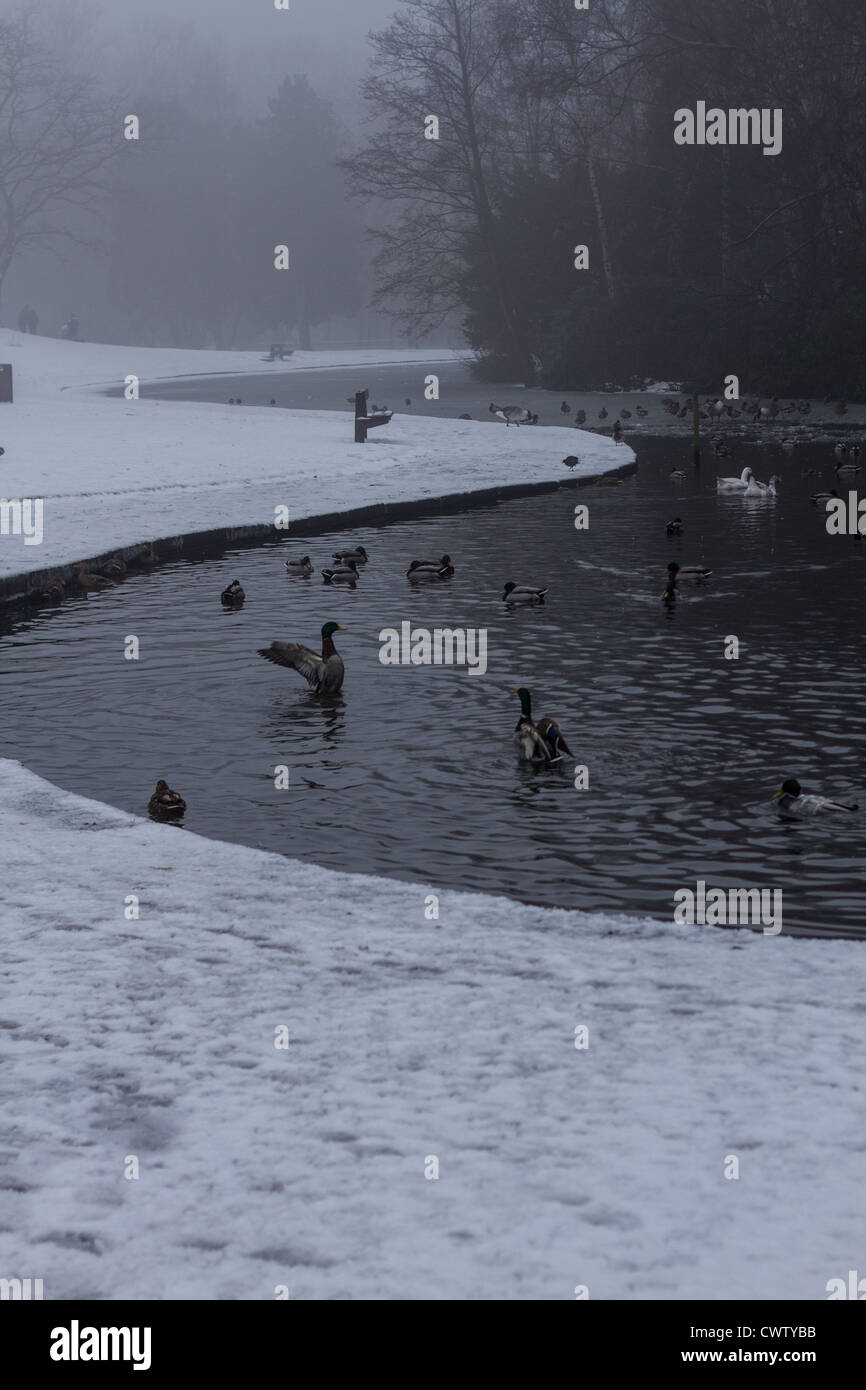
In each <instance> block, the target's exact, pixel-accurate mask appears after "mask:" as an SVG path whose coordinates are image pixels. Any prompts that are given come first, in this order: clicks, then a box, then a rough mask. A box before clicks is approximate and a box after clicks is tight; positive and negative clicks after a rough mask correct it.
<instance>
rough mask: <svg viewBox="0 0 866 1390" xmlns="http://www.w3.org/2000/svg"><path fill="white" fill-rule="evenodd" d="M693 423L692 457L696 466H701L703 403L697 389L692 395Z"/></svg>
mask: <svg viewBox="0 0 866 1390" xmlns="http://www.w3.org/2000/svg"><path fill="white" fill-rule="evenodd" d="M692 423H693V426H694V440H693V448H692V457H693V460H694V465H695V468H700V466H701V403H700V399H699V397H698V393H697V391H695V392H694V394H693V395H692Z"/></svg>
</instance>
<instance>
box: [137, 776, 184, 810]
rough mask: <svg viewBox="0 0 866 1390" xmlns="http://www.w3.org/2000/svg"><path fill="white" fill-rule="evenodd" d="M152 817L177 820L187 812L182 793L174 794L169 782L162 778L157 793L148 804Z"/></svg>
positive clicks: (157, 786)
mask: <svg viewBox="0 0 866 1390" xmlns="http://www.w3.org/2000/svg"><path fill="white" fill-rule="evenodd" d="M147 809H148V810H149V811H150V814H151V815H152V816H156V817H157V818H158V819H160V820H176V819H177V818H178V817H179V816H182V815H183V814H184V812H185V811H186V802H185V801H184V799H183V797H182V796H181V794H180V792H173V791H172V789H171V787H170V786H169V785H168V783H167V782H164V781H163V779H162V778H161V777H160V779H159V781H158V782H157V784H156V791H155V792H154V794H153V796H152V797H151V798H150V801H149V802H148V803H147Z"/></svg>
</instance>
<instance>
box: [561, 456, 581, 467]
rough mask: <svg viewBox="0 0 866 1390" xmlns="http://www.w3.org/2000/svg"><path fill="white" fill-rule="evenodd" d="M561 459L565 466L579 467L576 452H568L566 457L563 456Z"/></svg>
mask: <svg viewBox="0 0 866 1390" xmlns="http://www.w3.org/2000/svg"><path fill="white" fill-rule="evenodd" d="M562 461H563V463H564V464H565V466H566V468H579V467H580V459H579V458H578V457H577V455H576V454H569V455H568V457H567V458H564V459H563V460H562Z"/></svg>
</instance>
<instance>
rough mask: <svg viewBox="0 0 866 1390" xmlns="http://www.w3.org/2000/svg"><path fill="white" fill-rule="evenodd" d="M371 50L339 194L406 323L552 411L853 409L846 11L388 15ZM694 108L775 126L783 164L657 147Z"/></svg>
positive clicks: (421, 5)
mask: <svg viewBox="0 0 866 1390" xmlns="http://www.w3.org/2000/svg"><path fill="white" fill-rule="evenodd" d="M372 42H373V57H372V62H371V66H370V70H369V73H368V76H367V78H366V81H365V84H364V95H365V100H366V102H367V105H368V108H369V111H370V115H371V118H372V120H373V123H374V124H373V130H372V133H371V135H370V137H369V139H368V140H367V141H366V142H365V144H364V147H363V148H362V149H361V150H360V151H359V152H358V154H357V155H356V156H355V157H354V158H353V160H352V161H351V165H350V166H349V167H348V170H347V171H348V173H349V175H350V178H351V179H352V181H353V184H354V187H355V190H356V192H357V193H359V194H360V195H362V196H364V197H366V198H372V199H375V200H376V204H378V205H379V206H381V204H382V202H383V201H384V202H387V203H390V204H391V205H392V215H391V216H390V217H389V218H388V219H387V220H386V221H384V222H383V223H382V224H381V225H380V226H378V227H377V228H375V235H376V237H377V239H378V243H379V248H378V255H377V262H376V265H377V275H378V287H379V297H380V300H381V301H382V303H384V304H386V305H389V306H390V307H392V308H393V309H394V311H395V312H397V313H399V314H400V315H401V316H402V317H403V319H404V321H405V322H406V324H407V325H411V326H412V327H414V328H415V329H416V330H418V331H420V330H424V329H429V328H431V327H433V326H435V325H436V324H437V323H441V322H443V321H446V320H447V319H448V318H449V316H451V315H453V314H454V313H455V312H457V313H459V314H460V316H461V318H462V322H463V324H464V328H465V332H466V335H467V337H468V339H469V342H470V343H471V344H472V345H473V346H474V347H475V348H476V349H477V350H478V352H479V353H480V354H481V356H482V362H483V364H484V369H485V370H486V371H487V372H488V373H489V375H490V376H491V377H492V376H502V375H503V374H505V375H513V374H515V373H517V374H519V375H521V376H526V377H531V376H532V375H533V374H538V375H540V377H541V379H542V380H544V381H546V382H547V383H548V384H550V385H556V386H561V387H563V388H565V387H578V386H583V387H589V386H597V385H599V384H601V383H603V382H605V381H617V382H622V383H627V382H628V381H629V380H631V379H633V378H638V377H645V376H650V375H652V376H655V377H657V378H670V379H679V380H688V381H691V382H694V383H695V384H698V385H701V386H703V385H707V386H712V385H715V386H716V387H718V386H719V384H720V382H721V380H722V378H723V377H724V376H725V375H727V374H728V373H736V374H737V375H738V376H739V377H740V379H741V381H742V382H743V383H744V384H745V388H744V389H747V390H750V391H764V392H768V393H776V394H783V393H790V394H797V395H803V394H810V393H811V394H824V393H832V394H834V395H849V396H860V397H861V398H862V397H863V396H864V395H866V241H864V214H866V206H864V183H866V162H864V158H863V150H864V146H866V103H864V72H866V9H864V7H863V6H862V5H861V4H859V3H858V0H724V3H722V4H720V3H718V0H590V5H589V8H588V9H586V10H578V9H576V8H575V4H574V3H573V0H405V3H404V5H403V8H402V10H401V12H400V14H399V15H398V16H397V17H395V19H394V20H393V22H392V23H391V24H390V26H389V27H388V28H387V29H385V30H384V31H382V32H381V33H379V34H376V35H374V36H373V39H372ZM699 101H705V102H706V103H707V105H708V106H709V107H720V108H723V109H729V108H755V107H756V108H759V109H762V108H768V109H781V110H782V112H783V132H784V138H783V148H782V152H781V153H780V154H779V155H777V156H767V155H764V154H763V151H762V148H761V147H760V146H749V147H743V146H735V145H720V146H715V147H710V146H703V147H701V146H697V145H695V146H684V145H677V144H675V142H674V113H675V112H676V111H677V110H678V109H681V108H691V109H692V110H694V109H695V108H696V105H697V103H698V102H699ZM431 116H434V117H436V118H437V120H438V139H435V138H427V132H428V130H429V128H430V126H429V121H428V118H429V117H431ZM373 211H374V216H375V212H376V205H375V204H374V209H373ZM579 245H585V246H586V247H587V248H588V267H589V268H588V269H585V270H578V269H575V247H577V246H579ZM539 364H540V372H539Z"/></svg>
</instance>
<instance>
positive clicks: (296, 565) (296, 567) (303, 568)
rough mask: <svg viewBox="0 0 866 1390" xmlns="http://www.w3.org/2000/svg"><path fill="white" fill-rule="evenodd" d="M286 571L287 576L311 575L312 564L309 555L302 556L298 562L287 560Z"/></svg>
mask: <svg viewBox="0 0 866 1390" xmlns="http://www.w3.org/2000/svg"><path fill="white" fill-rule="evenodd" d="M286 570H287V572H288V573H289V574H301V575H310V574H312V573H313V564H312V561H311V560H310V557H309V555H302V556H301V558H300V560H287V561H286Z"/></svg>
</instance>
